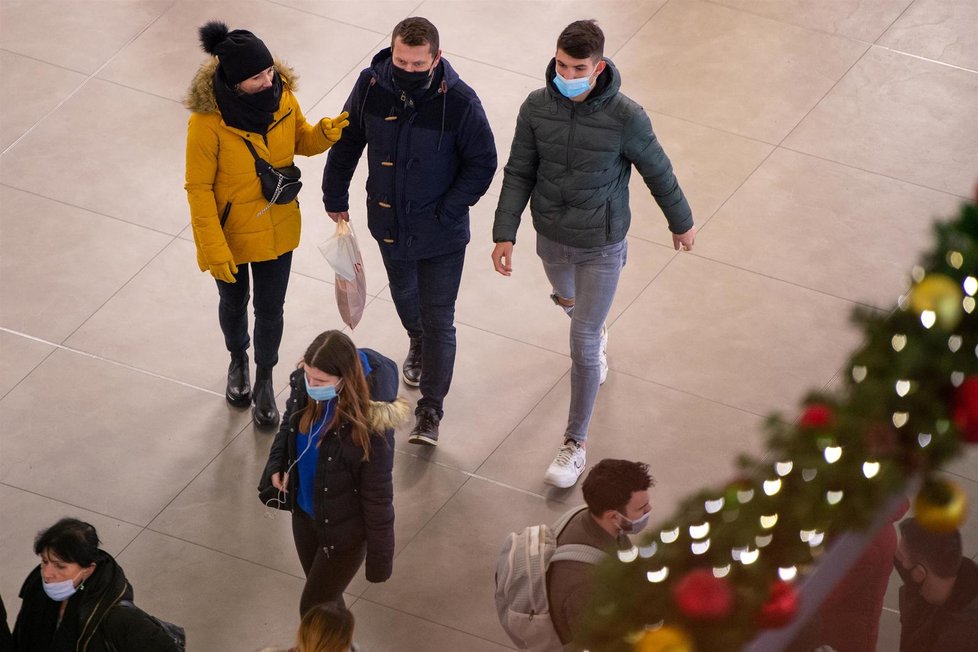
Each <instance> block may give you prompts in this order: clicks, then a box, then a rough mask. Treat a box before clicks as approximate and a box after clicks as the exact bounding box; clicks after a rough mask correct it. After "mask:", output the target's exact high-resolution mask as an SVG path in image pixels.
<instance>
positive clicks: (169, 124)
mask: <svg viewBox="0 0 978 652" xmlns="http://www.w3.org/2000/svg"><path fill="white" fill-rule="evenodd" d="M186 132H187V110H186V109H184V108H183V107H182V106H180V105H179V104H177V103H176V102H173V101H171V100H165V99H163V98H160V97H154V96H152V95H148V94H146V93H140V92H137V91H133V90H130V89H127V88H122V87H121V86H117V85H116V84H111V83H109V82H104V81H100V80H96V79H93V80H90V81H88V82H86V84H85V85H84V86H83V87H82V89H81V90H79V91H78V92H77V93H75V94H74V95H72V96H71V98H70V99H69V100H68V101H67V102H65V103H64V104H63V105H62V106H60V107H59V108H58V110H57V111H55V112H54V113H52V114H51V115H49V116H48V117H47V118H46V119H45V120H44V121H43V122H41V123H40V124H39V125H37V126H36V127H35V128H34V130H33V131H32V132H31V133H30V134H29V135H28V136H27V137H26V138H24V139H23V140H21V141H20V142H18V143H17V145H15V146H14V147H13V148H12V149H11V150H10V151H9V152H7V153H6V154H4V156H3V158H0V176H2V177H3V181H4V183H5V184H7V185H10V186H14V187H17V188H20V189H22V190H27V191H30V192H35V193H37V194H40V195H44V196H46V197H50V198H52V199H58V200H61V201H63V202H65V203H68V204H71V205H73V206H80V207H81V208H87V209H89V210H92V211H95V212H98V213H102V214H104V215H110V216H112V217H116V218H119V219H121V220H124V221H127V222H133V223H135V224H140V225H143V226H147V227H149V228H152V229H156V230H157V231H163V232H165V233H169V234H171V235H175V234H176V233H178V232H179V231H180V230H181V229H182V228H183V227H184V226H185V225H186V223H187V219H188V218H187V215H188V208H187V194H186V192H185V191H184V189H183V179H184V166H185V157H186V152H185V143H186V140H185V136H184V135H185V134H186Z"/></svg>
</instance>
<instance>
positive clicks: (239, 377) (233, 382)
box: [224, 353, 251, 407]
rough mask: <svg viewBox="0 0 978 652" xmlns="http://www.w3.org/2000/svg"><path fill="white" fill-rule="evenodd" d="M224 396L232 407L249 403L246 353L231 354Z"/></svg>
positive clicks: (249, 380) (249, 391) (246, 405)
mask: <svg viewBox="0 0 978 652" xmlns="http://www.w3.org/2000/svg"><path fill="white" fill-rule="evenodd" d="M224 398H225V399H227V402H228V403H230V404H231V405H233V406H234V407H248V406H249V405H251V374H250V373H249V372H248V354H247V353H241V354H239V355H232V356H231V364H230V365H228V385H227V388H226V389H225V390H224Z"/></svg>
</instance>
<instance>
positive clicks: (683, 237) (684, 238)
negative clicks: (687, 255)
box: [672, 226, 696, 251]
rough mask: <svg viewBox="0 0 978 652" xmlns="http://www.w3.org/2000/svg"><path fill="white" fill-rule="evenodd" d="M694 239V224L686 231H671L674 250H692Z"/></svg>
mask: <svg viewBox="0 0 978 652" xmlns="http://www.w3.org/2000/svg"><path fill="white" fill-rule="evenodd" d="M695 241H696V227H695V226H694V227H693V228H691V229H690V230H689V231H687V232H686V233H673V234H672V246H673V248H674V249H675V250H676V251H692V250H693V242H695Z"/></svg>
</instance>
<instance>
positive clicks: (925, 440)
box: [578, 204, 978, 652]
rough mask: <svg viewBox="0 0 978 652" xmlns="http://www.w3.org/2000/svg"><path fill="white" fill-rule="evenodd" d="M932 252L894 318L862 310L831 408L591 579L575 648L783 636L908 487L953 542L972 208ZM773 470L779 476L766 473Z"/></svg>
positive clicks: (965, 398)
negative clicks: (816, 579)
mask: <svg viewBox="0 0 978 652" xmlns="http://www.w3.org/2000/svg"><path fill="white" fill-rule="evenodd" d="M934 239H935V244H934V246H933V249H932V250H931V251H930V252H928V253H927V254H925V256H924V257H923V259H922V260H921V262H920V263H919V264H918V265H916V266H914V267H913V269H912V271H911V286H910V289H909V291H908V292H907V294H906V295H904V296H903V297H901V298H900V300H899V303H898V305H897V306H896V308H895V309H894V310H893V311H892V312H891V313H889V314H880V313H877V312H873V311H869V310H865V309H864V310H857V311H856V312H855V314H854V315H853V319H854V320H855V322H856V323H857V324H858V325H859V327H860V328H861V329H862V331H863V333H864V335H865V337H864V344H863V346H862V347H861V348H859V349H858V350H857V351H855V352H854V353H853V354H852V356H851V357H850V359H849V361H848V363H847V367H848V370H849V374H848V377H847V379H846V382H845V383H844V386H843V387H841V388H840V389H838V390H837V391H835V392H832V393H828V392H812V393H811V394H809V395H808V396H806V397H804V399H803V401H802V403H801V409H800V412H799V414H798V415H797V418H792V419H788V418H785V417H784V416H782V415H777V414H775V415H772V416H770V417H768V419H767V422H766V424H765V428H766V430H767V433H768V445H767V452H768V455H767V456H766V459H767V460H768V461H763V460H759V459H754V458H751V457H747V456H743V457H742V458H741V459H739V460H738V468H739V473H738V475H737V477H735V478H734V479H733V480H732V481H731V482H729V483H728V484H726V485H725V486H719V487H711V488H706V489H703V490H701V491H699V492H697V493H695V494H693V495H691V496H690V497H689V498H687V499H686V500H684V501H683V502H682V503H681V504H680V506H679V508H678V509H677V510H676V512H675V513H674V514H673V515H672V516H671V518H669V519H668V520H666V521H665V522H664V524H663V525H662V526H661V527H660V528H658V529H656V530H654V531H652V532H649V533H647V534H645V535H643V536H642V537H641V538H640V539H639V540H638V541H637V542H636V543H637V545H636V546H633V547H632V548H631V549H630V550H623V551H621V552H620V553H619V558H618V559H612V560H609V561H607V562H605V563H604V564H602V565H601V566H599V567H598V568H597V569H596V573H597V579H596V582H595V587H596V588H595V595H594V598H593V600H592V603H591V606H590V608H589V610H588V613H587V616H586V618H585V621H584V623H583V624H582V631H581V634H580V636H579V639H578V640H579V642H580V643H581V644H582V646H584V647H586V648H588V649H590V650H594V651H598V650H600V651H604V650H612V651H617V650H622V651H633V650H634V651H636V652H653V651H658V652H666V651H670V652H681V651H683V650H700V651H708V650H738V649H741V648H742V647H743V646H744V645H745V644H747V643H748V642H749V641H751V640H752V639H753V638H754V637H755V636H757V635H758V633H760V632H761V631H763V630H765V629H768V628H778V627H783V626H785V625H786V624H788V623H790V622H791V621H792V620H793V618H794V616H795V612H796V610H797V604H798V599H797V598H798V596H797V588H796V584H797V582H798V581H799V580H800V579H801V578H803V577H804V576H805V575H806V574H808V573H810V572H811V571H812V570H813V569H814V568H815V567H816V565H817V564H818V561H819V558H820V557H821V556H822V554H823V553H824V551H825V548H826V546H827V544H828V543H829V542H830V541H832V540H835V538H836V537H838V536H839V535H841V534H843V533H845V532H849V531H852V530H859V529H863V528H866V527H867V526H868V525H869V524H870V523H871V522H872V521H873V520H874V518H875V516H876V514H877V513H878V512H879V511H880V510H881V509H883V506H884V505H885V504H886V503H887V501H888V500H889V499H890V498H891V497H892V496H893V495H894V494H896V493H897V492H900V491H902V490H904V488H905V487H906V486H907V483H908V481H910V480H911V479H915V480H919V481H920V482H921V483H922V484H921V486H922V488H921V489H920V491H919V493H918V494H917V497H916V500H915V502H914V511H915V514H916V517H917V519H918V521H919V522H920V523H921V525H923V526H924V527H928V528H930V529H933V530H936V531H948V530H953V529H955V528H957V527H958V526H959V525H960V524H961V523H962V522H963V520H964V518H965V511H966V510H965V496H964V493H963V492H962V490H961V489H960V488H959V487H958V486H956V485H955V484H954V483H952V482H950V481H948V480H946V479H942V478H940V477H939V476H938V475H937V473H936V471H937V469H938V468H939V467H940V466H941V465H943V464H945V463H946V462H948V461H949V460H951V459H952V458H953V457H955V456H956V455H958V454H959V453H960V451H961V448H962V446H963V445H966V444H967V443H971V444H974V443H978V312H976V310H975V308H976V306H975V302H976V300H975V296H976V293H978V208H976V206H975V205H974V204H968V205H965V206H963V207H962V210H961V214H960V216H959V217H958V218H957V219H955V220H952V221H949V222H944V223H937V224H935V226H934ZM772 460H773V462H772Z"/></svg>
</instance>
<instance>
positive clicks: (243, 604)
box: [118, 530, 302, 652]
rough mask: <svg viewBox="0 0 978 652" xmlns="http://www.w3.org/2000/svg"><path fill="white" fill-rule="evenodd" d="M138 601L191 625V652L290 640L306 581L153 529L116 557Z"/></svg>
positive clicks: (163, 615) (255, 646)
mask: <svg viewBox="0 0 978 652" xmlns="http://www.w3.org/2000/svg"><path fill="white" fill-rule="evenodd" d="M118 561H119V563H120V564H121V565H122V567H123V569H125V571H126V575H127V576H128V578H129V580H130V581H131V582H132V585H133V589H134V592H135V594H136V600H135V602H136V604H138V605H139V606H140V607H142V608H143V609H145V610H146V611H148V612H149V613H151V614H153V615H154V616H158V617H159V618H163V619H164V620H169V621H171V622H174V623H177V624H178V625H180V626H182V627H184V628H185V629H186V630H187V649H188V650H189V651H190V652H205V651H207V650H257V649H260V648H262V647H264V646H265V645H278V644H279V643H285V644H291V641H294V640H295V632H296V629H297V628H298V626H299V607H298V604H299V595H300V594H301V593H302V580H301V579H299V578H297V577H292V576H291V575H286V574H284V573H279V572H277V571H273V570H269V569H268V568H265V567H263V566H261V565H258V564H253V563H250V562H247V561H243V560H241V559H235V558H234V557H231V556H228V555H224V554H221V553H220V552H216V551H214V550H208V549H207V548H203V547H201V546H196V545H193V544H191V543H187V542H186V541H181V540H179V539H176V538H173V537H168V536H165V535H162V534H158V533H156V532H151V531H149V530H147V531H144V532H143V533H142V534H140V535H139V536H138V537H137V538H136V540H135V541H134V542H133V543H132V544H131V545H130V546H129V547H128V548H126V550H125V552H124V553H123V554H121V555H120V556H119V559H118Z"/></svg>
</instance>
